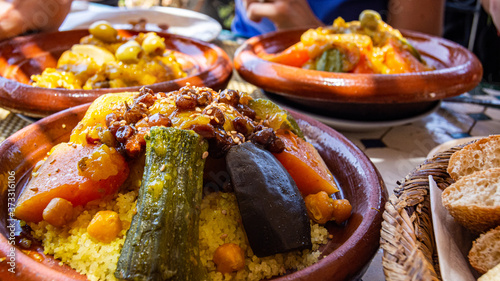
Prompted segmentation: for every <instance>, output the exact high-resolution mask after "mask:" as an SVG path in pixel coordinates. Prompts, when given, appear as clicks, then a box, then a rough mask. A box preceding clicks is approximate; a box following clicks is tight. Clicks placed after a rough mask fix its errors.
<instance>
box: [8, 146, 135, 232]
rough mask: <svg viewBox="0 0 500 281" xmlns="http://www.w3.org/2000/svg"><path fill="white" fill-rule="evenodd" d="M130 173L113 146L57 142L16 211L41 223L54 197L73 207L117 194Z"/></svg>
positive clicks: (34, 175)
mask: <svg viewBox="0 0 500 281" xmlns="http://www.w3.org/2000/svg"><path fill="white" fill-rule="evenodd" d="M128 174H129V168H128V164H127V162H125V159H124V158H123V156H121V154H120V153H118V152H117V151H116V150H115V149H113V148H109V147H107V146H106V145H101V146H95V145H94V146H82V145H76V144H70V143H61V144H58V145H56V146H54V148H52V150H51V153H50V155H49V156H48V158H47V159H46V160H45V161H44V162H43V164H41V166H40V168H39V169H38V170H37V171H36V172H34V173H33V177H32V178H31V180H30V181H29V182H28V184H27V186H26V187H25V189H24V191H23V193H22V194H21V196H20V197H19V199H18V201H17V204H16V208H15V211H14V214H15V216H16V217H17V218H18V219H21V220H24V221H27V222H40V221H41V220H42V219H43V215H42V214H43V210H44V209H45V207H47V205H48V204H49V202H50V201H51V200H52V199H54V198H62V199H66V200H68V201H69V202H71V203H72V204H73V206H78V205H84V204H86V203H88V202H90V201H92V200H96V199H100V198H103V197H105V196H107V195H111V194H114V193H115V192H116V191H117V190H118V188H119V187H120V186H121V185H122V183H123V182H124V181H125V179H126V178H127V176H128Z"/></svg>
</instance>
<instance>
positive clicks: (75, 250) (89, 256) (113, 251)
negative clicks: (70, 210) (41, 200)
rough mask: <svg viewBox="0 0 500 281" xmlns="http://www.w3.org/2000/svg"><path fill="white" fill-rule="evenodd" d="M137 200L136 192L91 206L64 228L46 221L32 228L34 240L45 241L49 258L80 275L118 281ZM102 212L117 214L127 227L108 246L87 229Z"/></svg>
mask: <svg viewBox="0 0 500 281" xmlns="http://www.w3.org/2000/svg"><path fill="white" fill-rule="evenodd" d="M136 198H137V191H130V192H128V193H125V194H118V195H117V198H116V200H110V201H101V202H96V203H95V204H92V205H90V204H89V205H90V206H89V205H88V206H86V207H85V209H84V210H83V211H82V212H81V213H80V214H79V215H78V217H77V218H76V220H75V221H74V222H72V223H71V224H69V225H66V226H64V227H61V228H56V227H53V226H52V225H50V224H48V223H46V222H45V221H42V222H40V223H38V224H34V223H30V224H29V225H30V227H31V228H32V229H33V236H34V237H35V238H37V239H40V240H42V245H43V247H44V252H45V253H46V254H52V255H54V257H55V258H57V259H59V260H61V262H63V263H65V264H67V265H69V266H71V267H72V268H74V269H75V270H76V271H78V272H79V273H82V274H85V275H87V278H88V279H89V280H91V281H95V280H115V277H114V272H115V269H116V263H117V262H118V258H119V257H120V249H121V248H122V246H123V242H124V241H125V234H126V231H127V229H128V227H129V225H130V222H131V221H132V217H133V215H134V214H135V200H136ZM101 210H112V211H115V212H117V213H118V215H119V216H120V220H121V221H122V223H123V224H124V229H123V230H122V231H121V233H120V235H119V238H117V239H115V240H114V241H112V242H111V243H107V244H105V243H101V242H99V241H97V240H95V239H93V238H92V237H90V236H89V234H88V233H87V226H88V224H89V223H90V221H91V220H92V217H93V216H94V215H95V214H96V213H97V212H98V211H101Z"/></svg>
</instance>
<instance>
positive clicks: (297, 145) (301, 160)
mask: <svg viewBox="0 0 500 281" xmlns="http://www.w3.org/2000/svg"><path fill="white" fill-rule="evenodd" d="M276 136H278V137H279V138H281V140H283V142H284V143H285V150H284V151H283V152H281V153H274V156H275V157H276V158H277V159H278V160H279V161H280V162H281V164H282V165H283V167H285V169H286V170H287V171H288V173H289V174H290V175H291V176H292V178H293V180H294V181H295V183H296V184H297V187H298V188H299V190H300V192H301V193H302V195H303V196H307V195H309V194H315V193H318V192H320V191H325V192H326V193H328V195H330V194H333V193H335V192H337V191H339V190H338V188H337V184H336V183H335V180H334V178H333V175H332V173H331V172H330V170H328V167H327V166H326V164H325V162H324V161H323V159H322V158H321V156H320V155H319V153H318V151H317V150H316V149H315V148H314V146H312V144H310V143H308V142H306V141H305V140H303V139H301V138H299V137H298V136H297V135H295V134H294V133H292V132H290V131H288V130H278V131H277V132H276Z"/></svg>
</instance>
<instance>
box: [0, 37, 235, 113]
mask: <svg viewBox="0 0 500 281" xmlns="http://www.w3.org/2000/svg"><path fill="white" fill-rule="evenodd" d="M137 33H138V31H130V30H119V32H118V34H119V35H121V36H124V37H130V36H133V35H135V34H137ZM88 34H89V33H88V31H87V30H70V31H61V32H54V33H40V34H35V35H31V36H24V37H17V38H13V39H11V40H8V41H3V42H1V43H0V107H3V108H6V109H8V110H10V111H12V112H15V113H22V114H24V115H27V116H31V117H44V116H47V115H50V114H52V113H55V112H58V111H61V110H63V109H66V108H69V107H72V106H76V105H80V104H85V103H88V102H91V101H93V100H94V99H96V98H97V97H99V96H100V95H102V94H105V93H110V92H125V91H138V90H139V89H140V88H141V87H142V86H136V87H125V88H109V89H95V90H67V89H47V88H40V87H33V86H31V85H29V83H30V77H31V75H33V74H40V73H42V71H43V70H44V69H45V68H47V67H55V66H56V64H57V60H58V59H59V57H60V56H61V54H62V53H63V52H64V51H66V50H69V49H71V46H73V45H74V44H78V43H79V41H80V38H82V37H84V36H86V35H88ZM157 34H158V35H160V36H161V37H163V38H165V44H166V47H167V49H168V50H173V51H175V52H176V53H177V55H178V56H177V57H178V60H179V61H180V62H182V63H183V64H186V65H188V66H189V68H190V71H189V73H188V76H187V77H185V78H179V79H175V80H171V81H166V82H160V83H155V84H151V85H148V88H150V89H152V90H153V91H155V92H159V91H162V92H167V91H173V90H177V89H179V88H180V87H183V86H185V85H186V83H191V85H194V86H206V87H210V88H213V89H215V90H219V89H223V88H225V87H226V85H227V83H228V82H229V79H230V78H231V75H232V71H233V70H232V63H231V60H230V59H229V57H228V55H227V54H226V53H225V52H224V51H223V50H222V49H221V48H219V47H217V46H216V45H213V44H211V43H207V42H204V41H200V40H197V39H192V38H188V37H183V36H179V35H174V34H168V33H160V32H158V33H157Z"/></svg>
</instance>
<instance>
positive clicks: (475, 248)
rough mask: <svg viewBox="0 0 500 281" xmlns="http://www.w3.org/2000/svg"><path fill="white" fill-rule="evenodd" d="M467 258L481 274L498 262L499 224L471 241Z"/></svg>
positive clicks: (499, 262)
mask: <svg viewBox="0 0 500 281" xmlns="http://www.w3.org/2000/svg"><path fill="white" fill-rule="evenodd" d="M468 258H469V262H470V264H471V266H472V267H473V268H474V269H475V270H477V272H479V273H481V274H485V273H486V272H488V271H489V270H490V269H492V268H494V267H495V266H496V265H498V264H500V226H498V227H496V228H493V229H491V230H489V231H488V232H486V233H483V234H481V235H480V236H479V237H478V238H477V239H476V240H475V241H474V242H472V248H471V250H470V251H469V256H468ZM499 270H500V269H499ZM499 273H500V272H499ZM491 280H493V279H491Z"/></svg>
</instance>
